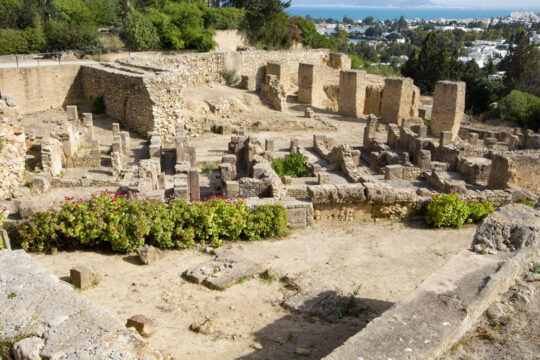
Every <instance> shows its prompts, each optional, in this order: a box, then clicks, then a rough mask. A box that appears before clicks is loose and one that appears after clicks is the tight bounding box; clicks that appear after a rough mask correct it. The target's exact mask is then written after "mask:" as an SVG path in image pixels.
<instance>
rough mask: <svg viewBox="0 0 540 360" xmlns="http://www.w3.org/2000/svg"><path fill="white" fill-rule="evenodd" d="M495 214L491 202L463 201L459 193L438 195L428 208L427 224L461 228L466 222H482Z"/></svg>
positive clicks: (433, 197)
mask: <svg viewBox="0 0 540 360" xmlns="http://www.w3.org/2000/svg"><path fill="white" fill-rule="evenodd" d="M492 212H493V203H491V202H489V201H476V200H468V199H467V200H462V199H461V198H460V196H459V193H457V192H456V193H453V194H436V195H433V196H432V197H431V200H430V201H429V202H428V203H427V207H426V217H425V220H426V223H427V224H428V225H433V226H434V227H454V228H459V227H461V226H462V225H463V224H464V223H465V222H467V223H472V222H480V221H482V220H483V219H484V218H485V217H486V216H488V215H489V214H491V213H492Z"/></svg>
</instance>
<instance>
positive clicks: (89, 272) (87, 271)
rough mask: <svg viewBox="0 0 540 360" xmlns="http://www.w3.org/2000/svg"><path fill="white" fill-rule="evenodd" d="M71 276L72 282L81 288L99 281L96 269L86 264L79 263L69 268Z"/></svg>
mask: <svg viewBox="0 0 540 360" xmlns="http://www.w3.org/2000/svg"><path fill="white" fill-rule="evenodd" d="M69 277H70V279H71V283H72V284H73V285H75V287H77V288H79V289H81V290H84V289H87V288H89V287H91V286H93V285H95V284H96V283H97V281H98V279H97V276H96V273H95V272H94V270H93V269H91V268H90V267H88V266H85V265H77V266H76V267H74V268H72V269H71V270H69Z"/></svg>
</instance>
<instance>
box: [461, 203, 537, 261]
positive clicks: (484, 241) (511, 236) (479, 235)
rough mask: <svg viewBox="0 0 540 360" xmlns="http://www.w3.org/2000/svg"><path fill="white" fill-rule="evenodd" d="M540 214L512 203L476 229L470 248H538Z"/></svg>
mask: <svg viewBox="0 0 540 360" xmlns="http://www.w3.org/2000/svg"><path fill="white" fill-rule="evenodd" d="M539 230H540V211H538V210H536V209H533V208H531V207H529V206H526V205H521V204H514V205H508V206H505V207H504V208H502V209H500V210H498V211H496V212H494V213H493V214H491V215H490V216H488V217H487V218H486V219H485V220H484V221H483V222H482V224H480V226H479V227H478V229H477V230H476V234H475V235H474V240H473V242H472V245H471V246H472V248H473V249H474V250H475V251H477V252H481V253H484V252H488V251H489V250H490V249H491V250H496V251H516V250H519V249H521V248H523V247H526V246H537V245H538V241H539V239H540V234H539V233H538V231H539Z"/></svg>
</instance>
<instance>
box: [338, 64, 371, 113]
mask: <svg viewBox="0 0 540 360" xmlns="http://www.w3.org/2000/svg"><path fill="white" fill-rule="evenodd" d="M365 78H366V72H365V71H359V70H348V71H341V72H340V74H339V99H338V105H339V113H340V114H342V115H345V116H352V117H359V116H360V115H362V114H363V113H364V107H365V98H366V79H365Z"/></svg>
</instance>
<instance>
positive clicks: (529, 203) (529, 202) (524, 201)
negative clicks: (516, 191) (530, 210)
mask: <svg viewBox="0 0 540 360" xmlns="http://www.w3.org/2000/svg"><path fill="white" fill-rule="evenodd" d="M516 203H517V204H523V205H527V206H530V207H534V205H535V202H534V201H533V200H529V199H527V198H521V199H519V200H518V201H516Z"/></svg>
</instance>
